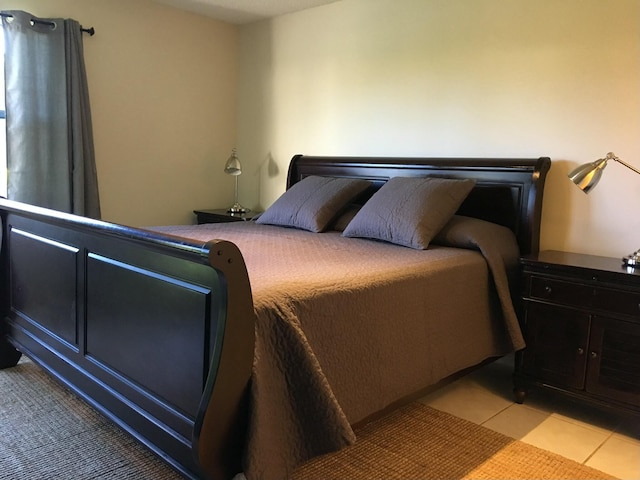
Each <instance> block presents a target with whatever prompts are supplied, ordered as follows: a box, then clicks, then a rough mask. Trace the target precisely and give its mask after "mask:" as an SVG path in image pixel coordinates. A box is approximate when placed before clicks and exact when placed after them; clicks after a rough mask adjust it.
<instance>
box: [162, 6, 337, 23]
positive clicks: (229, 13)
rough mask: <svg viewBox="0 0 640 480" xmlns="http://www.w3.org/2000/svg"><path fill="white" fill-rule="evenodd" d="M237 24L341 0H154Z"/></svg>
mask: <svg viewBox="0 0 640 480" xmlns="http://www.w3.org/2000/svg"><path fill="white" fill-rule="evenodd" d="M154 1H156V2H157V3H162V4H164V5H169V6H172V7H175V8H179V9H181V10H187V11H189V12H194V13H198V14H201V15H206V16H208V17H213V18H217V19H218V20H222V21H225V22H229V23H234V24H236V25H242V24H245V23H251V22H255V21H257V20H263V19H265V18H272V17H277V16H278V15H284V14H286V13H293V12H298V11H300V10H306V9H307V8H312V7H317V6H320V5H326V4H327V3H333V2H337V1H340V0H154Z"/></svg>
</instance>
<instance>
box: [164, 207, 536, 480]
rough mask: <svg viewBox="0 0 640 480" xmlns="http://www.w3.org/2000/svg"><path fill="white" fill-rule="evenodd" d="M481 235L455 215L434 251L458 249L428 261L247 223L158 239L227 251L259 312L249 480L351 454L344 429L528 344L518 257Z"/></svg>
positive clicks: (180, 229) (196, 228) (381, 246)
mask: <svg viewBox="0 0 640 480" xmlns="http://www.w3.org/2000/svg"><path fill="white" fill-rule="evenodd" d="M469 223H470V225H471V227H472V228H471V229H470V230H469V228H467V227H468V226H469V225H468V224H469ZM483 223H484V222H480V223H477V224H474V222H473V220H472V219H466V220H465V219H464V218H463V217H454V220H452V222H450V224H449V225H448V227H447V228H445V231H443V232H442V233H441V234H440V235H439V237H438V240H437V241H438V242H439V243H440V244H444V245H454V246H461V247H464V248H463V249H461V248H451V247H450V246H442V245H432V246H431V247H429V249H427V250H424V251H420V250H412V249H409V248H405V247H399V246H395V245H390V244H385V243H381V242H376V241H370V240H361V239H354V238H343V237H342V236H341V235H340V234H339V233H338V232H327V233H320V234H318V233H310V232H305V231H300V230H294V229H287V228H282V227H274V226H268V225H256V224H254V223H250V222H249V223H244V222H237V223H226V224H209V225H189V226H177V227H155V228H154V230H159V231H163V232H166V233H171V234H173V235H179V236H183V237H188V238H193V239H199V240H203V241H206V240H210V239H212V238H222V239H226V240H230V241H232V242H234V243H235V244H236V245H238V247H239V248H240V250H241V251H242V253H243V256H244V258H245V262H246V265H247V270H248V273H249V278H250V281H251V286H252V293H253V298H254V307H255V311H256V314H257V325H256V346H255V360H254V369H253V375H252V394H251V397H252V405H251V419H250V426H249V432H248V444H247V450H246V457H245V474H246V476H247V478H249V479H257V478H265V479H277V478H286V477H287V476H288V474H289V472H291V471H292V469H293V468H295V467H296V466H297V465H299V464H300V463H301V462H303V461H305V460H307V459H308V458H311V457H313V456H316V455H319V454H323V453H326V452H330V451H335V450H337V449H339V448H342V447H343V446H346V445H348V444H350V443H352V442H353V441H354V439H355V438H354V434H353V431H352V429H351V426H350V424H353V423H355V422H357V421H359V420H362V419H363V418H365V417H367V416H368V415H370V414H372V413H374V412H376V411H379V410H381V409H383V408H385V407H386V406H388V405H389V404H391V403H392V402H394V401H395V400H397V399H399V398H402V397H405V396H407V395H409V394H411V393H413V392H416V391H418V390H420V389H421V388H424V387H426V386H429V385H431V384H434V383H436V382H437V381H439V380H441V379H442V378H444V377H446V376H448V375H450V374H452V373H455V372H457V371H459V370H461V369H464V368H466V367H469V366H472V365H475V364H477V363H479V362H481V361H482V360H484V359H486V358H488V357H491V356H494V355H502V354H505V353H508V352H511V351H513V350H516V349H520V348H522V347H523V346H524V342H523V340H522V336H521V334H520V329H519V327H518V322H517V319H516V317H515V313H514V311H513V306H512V304H511V300H510V297H509V287H508V284H507V269H506V267H505V265H506V266H507V267H508V266H512V265H514V264H516V263H517V257H518V252H517V246H516V244H515V240H514V239H513V236H510V232H508V231H506V229H504V230H505V231H506V232H508V233H505V234H504V235H502V234H500V235H497V236H496V234H495V232H494V230H493V229H491V228H490V229H488V230H487V229H485V228H484V225H483ZM499 228H502V227H499ZM503 237H504V238H503ZM478 250H480V251H481V252H482V254H481V253H479V252H478ZM485 257H486V260H485ZM496 292H497V293H498V294H497V295H496Z"/></svg>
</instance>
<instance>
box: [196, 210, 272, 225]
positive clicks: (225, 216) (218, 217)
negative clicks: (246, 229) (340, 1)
mask: <svg viewBox="0 0 640 480" xmlns="http://www.w3.org/2000/svg"><path fill="white" fill-rule="evenodd" d="M193 213H195V214H196V219H197V222H198V225H200V224H202V223H225V222H243V221H244V222H247V221H249V220H253V219H254V218H255V217H257V216H258V214H259V213H261V212H252V211H251V210H247V211H246V212H245V213H231V212H228V211H227V209H226V208H220V209H214V210H194V211H193Z"/></svg>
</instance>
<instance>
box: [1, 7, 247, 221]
mask: <svg viewBox="0 0 640 480" xmlns="http://www.w3.org/2000/svg"><path fill="white" fill-rule="evenodd" d="M0 8H2V9H3V10H10V9H20V10H26V11H28V12H30V13H32V14H34V15H36V16H39V17H71V18H75V19H76V20H78V21H79V22H80V23H81V24H83V25H84V26H87V27H88V26H93V27H95V29H96V35H95V36H93V37H89V36H85V37H84V47H85V61H86V65H87V76H88V82H89V90H90V96H91V106H92V117H93V127H94V137H95V148H96V161H97V168H98V181H99V184H100V185H99V186H100V196H101V203H102V211H103V217H104V219H106V220H109V221H114V222H118V223H124V224H128V225H137V226H141V225H158V224H176V223H191V222H193V221H194V217H193V214H192V210H193V209H194V208H214V207H216V206H227V205H230V204H231V203H232V201H233V185H234V184H233V180H232V179H231V178H230V177H229V176H227V175H225V174H224V173H223V172H222V169H223V166H224V162H225V161H226V159H227V157H228V156H229V154H230V152H231V148H232V147H233V146H234V142H235V140H236V123H237V116H236V114H237V84H238V79H237V33H238V32H237V27H235V26H232V25H229V24H226V23H223V22H219V21H216V20H213V19H209V18H206V17H202V16H198V15H193V14H190V13H185V12H182V11H180V10H175V9H172V8H169V7H165V6H161V5H157V4H154V3H151V2H149V1H147V0H2V2H1V3H0Z"/></svg>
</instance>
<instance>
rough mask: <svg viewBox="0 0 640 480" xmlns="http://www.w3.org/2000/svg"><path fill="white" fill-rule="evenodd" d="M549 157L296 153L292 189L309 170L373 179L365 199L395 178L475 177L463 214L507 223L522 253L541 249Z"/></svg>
mask: <svg viewBox="0 0 640 480" xmlns="http://www.w3.org/2000/svg"><path fill="white" fill-rule="evenodd" d="M550 167H551V160H550V159H549V158H548V157H540V158H399V157H322V156H307V155H295V156H294V157H293V158H292V160H291V163H290V165H289V174H288V177H287V188H290V187H291V186H292V185H293V184H295V183H296V182H298V181H299V180H301V179H303V178H304V177H307V176H309V175H320V176H330V177H347V178H364V179H367V180H370V181H371V182H372V183H373V186H372V188H371V189H369V191H368V192H366V195H364V196H363V198H362V199H361V200H360V201H362V202H364V201H366V200H367V198H368V197H370V196H371V195H373V193H374V192H375V191H376V190H377V189H379V188H380V186H382V185H383V184H384V183H385V182H386V181H387V180H389V179H390V178H391V177H424V176H438V177H449V178H473V179H475V180H476V186H475V187H474V189H473V191H472V192H471V193H470V194H469V196H468V197H467V199H466V200H465V202H464V203H463V204H462V206H461V207H460V209H459V210H458V213H459V214H460V215H466V216H469V217H476V218H481V219H483V220H488V221H490V222H494V223H497V224H500V225H504V226H506V227H508V228H510V229H511V230H513V232H514V233H515V235H516V237H517V239H518V244H519V245H520V251H521V253H522V254H527V253H532V252H537V251H538V248H539V242H540V220H541V216H542V196H543V191H544V182H545V179H546V175H547V172H548V171H549V168H550Z"/></svg>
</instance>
